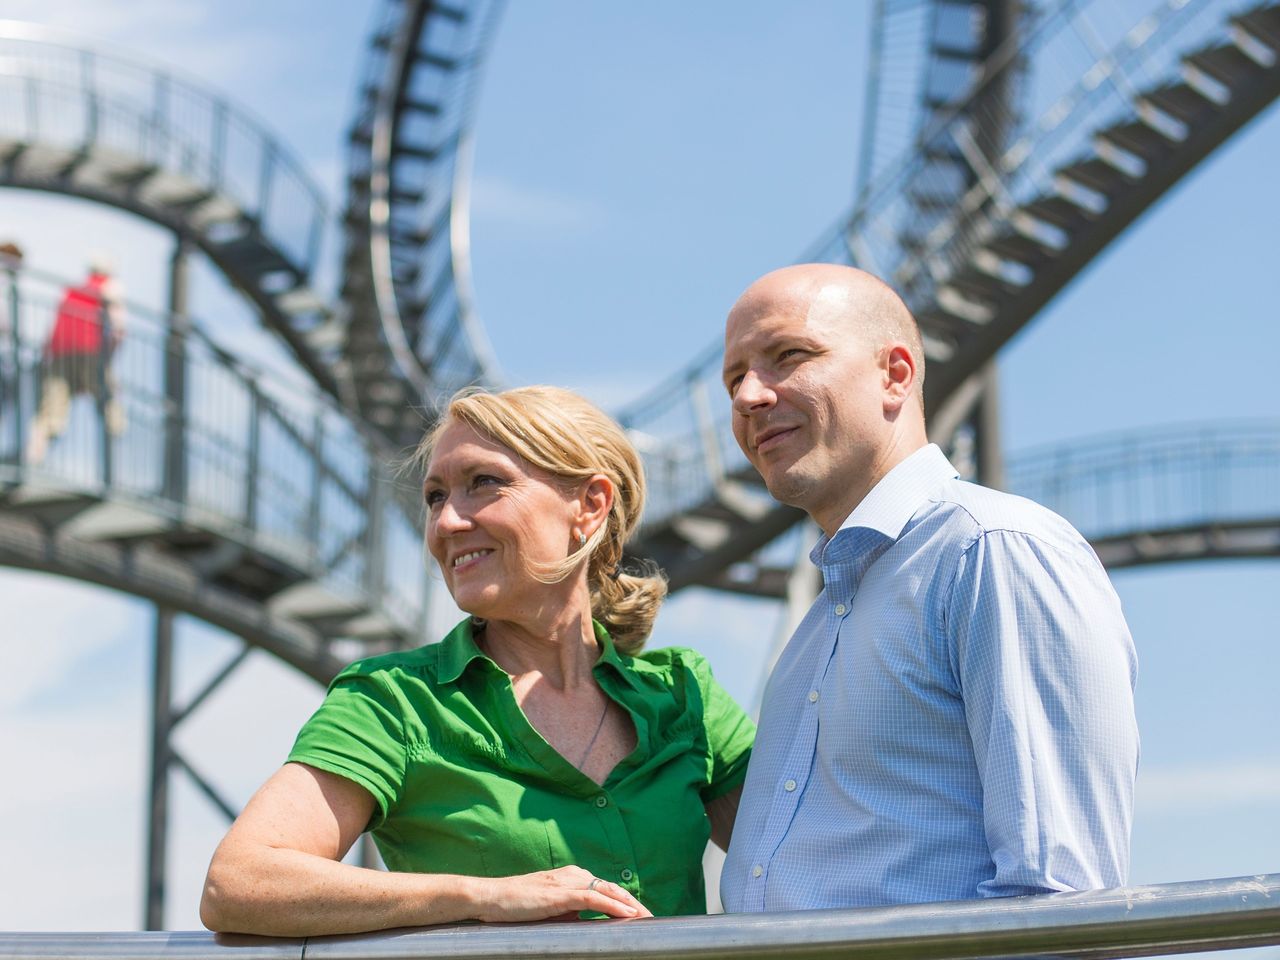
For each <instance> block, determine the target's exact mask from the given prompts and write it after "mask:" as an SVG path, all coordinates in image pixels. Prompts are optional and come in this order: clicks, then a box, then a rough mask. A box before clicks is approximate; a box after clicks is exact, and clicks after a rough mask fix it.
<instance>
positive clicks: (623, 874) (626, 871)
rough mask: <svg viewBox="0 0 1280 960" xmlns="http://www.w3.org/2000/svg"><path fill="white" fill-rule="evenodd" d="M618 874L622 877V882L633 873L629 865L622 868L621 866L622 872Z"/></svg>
mask: <svg viewBox="0 0 1280 960" xmlns="http://www.w3.org/2000/svg"><path fill="white" fill-rule="evenodd" d="M618 876H620V877H621V878H622V880H623V882H624V883H625V882H626V881H628V880H630V879H631V878H632V877H634V876H635V874H634V873H632V872H631V868H630V867H623V868H622V872H621V873H620V874H618Z"/></svg>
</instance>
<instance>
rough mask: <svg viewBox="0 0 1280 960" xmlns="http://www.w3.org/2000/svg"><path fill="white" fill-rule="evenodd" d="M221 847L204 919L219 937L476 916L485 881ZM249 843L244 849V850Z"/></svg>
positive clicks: (212, 872) (314, 933) (203, 908)
mask: <svg viewBox="0 0 1280 960" xmlns="http://www.w3.org/2000/svg"><path fill="white" fill-rule="evenodd" d="M226 846H227V845H226V844H224V845H223V847H221V848H219V850H218V852H217V853H216V854H215V855H214V860H213V863H212V864H211V865H210V867H209V875H208V877H207V879H206V880H205V887H204V895H203V897H202V898H201V900H200V919H201V921H202V922H203V923H204V925H205V926H207V927H208V928H209V929H210V930H215V931H218V932H222V933H256V934H264V935H268V936H277V937H305V936H318V935H322V934H330V933H362V932H366V931H369V930H382V929H387V928H389V927H406V926H422V925H426V924H434V923H450V922H454V921H458V920H469V919H478V917H479V915H480V913H481V911H482V907H483V901H484V896H483V886H484V884H485V883H486V881H485V880H483V879H482V878H476V877H460V876H452V875H448V874H417V873H389V872H385V871H382V870H370V869H366V868H364V867H356V866H351V865H350V864H345V863H340V862H338V861H335V860H329V859H327V858H325V857H319V856H316V855H314V854H310V853H302V852H299V851H297V850H288V849H279V848H273V847H256V848H255V847H248V849H244V848H240V849H237V846H236V845H232V846H231V848H230V849H226ZM246 846H247V845H246Z"/></svg>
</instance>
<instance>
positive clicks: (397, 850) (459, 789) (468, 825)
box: [289, 620, 755, 916]
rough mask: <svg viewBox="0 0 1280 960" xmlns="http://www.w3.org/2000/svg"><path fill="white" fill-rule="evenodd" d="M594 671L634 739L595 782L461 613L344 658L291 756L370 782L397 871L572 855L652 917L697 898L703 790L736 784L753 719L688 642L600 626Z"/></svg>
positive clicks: (526, 862)
mask: <svg viewBox="0 0 1280 960" xmlns="http://www.w3.org/2000/svg"><path fill="white" fill-rule="evenodd" d="M596 637H597V639H598V640H599V642H600V647H601V650H602V652H601V654H600V658H599V659H598V660H597V661H596V665H595V667H594V673H595V677H596V680H597V682H599V684H600V686H601V688H602V689H603V690H604V692H605V694H606V695H608V696H609V697H610V698H611V699H612V700H613V701H615V702H616V703H618V704H619V705H620V706H622V707H623V708H625V709H626V711H627V713H628V714H629V715H630V716H631V720H632V722H633V723H634V724H635V730H636V737H637V745H636V748H635V750H634V751H632V753H631V754H630V755H629V756H627V757H625V758H624V759H623V760H622V761H620V762H619V763H618V765H617V766H616V767H615V768H614V769H613V772H612V773H610V774H609V778H608V780H606V781H605V783H604V785H603V786H599V785H597V784H596V783H595V782H593V781H592V780H591V779H589V778H588V777H586V776H584V775H583V774H582V773H581V772H580V771H579V770H578V769H577V768H576V767H574V766H573V765H572V764H571V763H569V761H568V760H566V759H565V758H564V757H562V756H560V754H559V753H557V752H556V751H555V750H554V749H553V748H552V747H551V746H550V745H549V744H548V743H547V742H546V741H545V740H544V739H543V738H542V736H541V735H540V734H539V733H538V732H537V731H536V730H535V729H534V728H533V727H532V726H531V725H530V724H529V721H528V720H527V719H526V718H525V715H524V713H523V712H522V711H521V710H520V707H519V706H518V705H517V703H516V699H515V694H514V692H513V690H512V688H511V678H510V677H508V676H507V674H506V672H505V671H504V670H502V668H501V667H499V666H498V665H497V664H496V663H494V662H493V661H492V660H490V659H489V658H488V657H486V656H485V655H484V654H483V653H481V652H480V650H479V648H478V647H477V646H476V644H475V641H474V639H473V637H472V633H471V625H470V621H469V620H464V621H463V622H462V623H460V624H458V626H457V627H455V628H454V629H453V630H452V631H451V632H450V633H449V635H448V636H447V637H445V639H444V640H443V641H442V642H441V643H438V644H431V645H428V646H424V647H419V648H418V649H416V650H410V651H406V652H401V653H392V654H387V655H385V656H381V657H373V658H370V659H368V660H361V661H358V662H356V663H353V664H352V665H351V666H349V667H347V668H346V669H345V670H344V671H343V672H342V673H340V674H339V675H338V676H337V677H336V678H335V679H334V681H333V683H332V684H331V685H330V687H329V693H328V695H327V696H326V697H325V700H324V703H323V704H321V706H320V709H319V710H317V711H316V713H315V715H314V716H313V717H312V718H311V719H310V720H309V721H307V723H306V725H305V726H304V727H303V728H302V731H301V732H300V733H299V734H298V740H297V742H296V743H295V744H294V748H293V751H292V752H291V753H290V754H289V760H290V761H292V762H297V763H305V764H308V765H309V766H312V767H317V768H319V769H321V770H327V771H329V772H330V773H335V774H338V775H339V776H342V777H345V778H347V779H348V780H351V781H353V782H355V783H358V784H359V785H360V786H362V787H364V788H365V789H366V790H368V791H369V793H370V794H372V795H373V798H374V801H375V802H376V804H377V808H376V810H375V812H374V815H373V818H372V820H371V821H370V823H369V829H371V830H372V831H373V836H374V840H375V841H376V842H377V845H378V849H379V851H381V853H382V858H383V860H384V861H385V862H386V864H387V866H388V867H389V868H390V869H392V870H397V871H414V872H422V873H427V872H430V873H457V874H466V875H471V876H484V877H501V876H511V875H516V874H522V873H532V872H534V871H537V870H548V869H552V868H555V867H562V866H566V865H568V864H576V865H578V866H580V867H583V868H584V869H586V870H589V871H591V872H592V873H594V874H595V875H596V876H598V877H603V878H604V879H607V880H612V881H614V882H615V883H618V884H620V885H621V886H623V887H626V888H627V889H628V890H629V891H631V893H632V894H634V895H635V897H636V898H637V899H638V900H639V901H640V902H641V903H643V904H644V905H645V906H647V907H648V908H649V909H650V910H652V911H653V913H654V914H655V915H657V916H664V915H667V916H669V915H676V914H690V913H705V912H706V895H705V889H704V881H703V876H702V852H703V849H704V848H705V847H706V843H707V838H708V836H709V834H710V823H709V821H708V819H707V816H706V811H705V810H704V806H705V804H707V803H708V802H710V801H712V800H714V799H716V798H717V797H719V796H721V795H723V794H725V793H728V792H729V791H730V790H732V789H734V788H735V787H738V786H740V785H741V784H742V781H743V778H744V777H745V776H746V769H747V760H748V758H749V756H750V753H751V741H752V739H753V738H754V736H755V726H754V724H752V722H751V720H750V718H748V717H747V715H746V714H745V713H744V712H743V711H742V709H741V708H740V707H739V706H738V705H737V704H736V703H734V701H733V699H732V698H731V697H730V696H729V695H728V694H727V693H726V692H725V691H724V689H723V688H722V687H721V686H720V685H719V684H718V683H716V681H715V680H714V679H713V678H712V676H711V669H710V667H709V666H708V665H707V662H706V660H705V659H704V658H703V657H702V655H701V654H699V653H697V652H695V651H693V650H688V649H683V648H677V647H673V648H668V649H661V650H649V651H645V652H643V653H640V654H637V655H636V656H634V657H632V656H626V655H623V654H620V653H618V652H617V650H616V649H615V648H614V645H613V641H612V640H611V639H610V637H609V635H608V633H606V632H605V630H604V628H603V627H601V626H600V625H599V624H597V625H596Z"/></svg>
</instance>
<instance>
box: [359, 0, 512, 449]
mask: <svg viewBox="0 0 1280 960" xmlns="http://www.w3.org/2000/svg"><path fill="white" fill-rule="evenodd" d="M501 7H502V4H501V2H500V0H471V2H468V3H455V4H440V3H431V2H427V0H388V2H386V3H385V4H384V6H383V7H382V11H381V16H380V18H379V24H378V27H377V29H376V30H375V33H374V37H373V41H372V43H371V47H370V53H369V56H368V59H367V61H366V64H365V68H364V72H363V77H364V80H363V82H362V87H361V94H360V106H359V108H358V111H357V115H356V118H355V121H354V122H353V124H352V127H351V132H350V135H349V143H350V148H349V151H348V174H349V176H348V185H349V194H348V202H347V212H346V217H345V227H346V253H345V257H344V265H343V266H344V280H343V291H342V292H343V297H344V300H345V301H346V302H347V304H348V305H349V309H350V326H349V330H348V337H347V342H346V346H345V355H344V356H345V361H346V364H347V366H348V367H349V369H350V370H351V371H352V375H353V379H354V383H355V390H356V405H357V408H358V410H359V411H360V414H361V416H363V417H364V418H365V419H366V420H367V421H368V422H370V423H372V424H374V425H375V426H377V427H378V428H379V429H380V430H382V431H384V432H385V433H386V434H387V435H388V436H389V437H390V438H391V439H392V441H393V442H394V443H396V444H398V445H402V446H403V445H408V444H411V443H413V442H415V441H416V440H417V439H418V437H419V436H420V435H421V433H422V430H423V426H424V423H425V422H428V421H429V420H430V418H431V416H432V411H433V410H435V409H436V407H437V406H438V404H439V402H440V400H441V398H442V397H445V396H448V395H449V394H451V393H453V392H454V391H455V390H457V389H459V388H460V387H463V386H467V385H470V384H475V383H489V382H493V381H494V380H495V379H496V370H497V366H496V363H495V361H494V359H493V355H492V350H491V348H490V346H489V343H488V339H487V337H486V336H485V333H484V330H483V328H482V327H481V326H480V323H479V320H478V319H477V316H476V312H475V307H474V294H473V292H472V290H471V276H470V236H469V230H470V226H469V217H470V210H469V197H470V176H471V148H470V142H471V141H470V124H471V118H472V112H473V106H474V102H475V96H476V90H477V86H478V81H479V76H480V69H479V68H480V64H481V61H482V58H483V55H484V52H485V51H486V49H487V47H488V44H489V42H490V39H491V37H492V33H493V29H494V26H495V24H496V22H497V18H498V14H499V13H500V11H501Z"/></svg>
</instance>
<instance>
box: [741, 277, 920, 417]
mask: <svg viewBox="0 0 1280 960" xmlns="http://www.w3.org/2000/svg"><path fill="white" fill-rule="evenodd" d="M779 305H782V306H786V307H789V308H790V309H791V310H792V311H794V312H796V313H804V314H807V315H808V316H809V317H810V318H811V319H815V320H822V321H824V322H829V323H832V324H834V325H836V326H838V327H839V328H840V329H841V330H847V331H848V333H849V334H851V335H854V336H857V337H859V338H861V339H862V340H863V341H864V342H866V343H867V345H868V346H870V347H872V348H873V349H879V348H880V347H883V346H884V345H885V344H887V343H890V342H894V341H897V342H901V343H904V344H906V346H907V347H908V348H909V349H910V350H911V355H912V358H913V359H914V360H915V362H916V382H915V388H916V397H917V400H918V401H919V403H920V408H921V410H923V409H924V366H925V364H924V343H923V342H922V341H921V339H920V327H919V326H918V325H917V324H916V320H915V317H913V316H912V315H911V311H910V310H908V309H907V305H906V304H905V303H903V302H902V298H901V297H899V296H898V294H897V293H896V292H895V291H894V289H893V288H892V287H890V286H889V285H888V284H887V283H885V282H884V281H883V280H881V279H880V278H879V277H875V276H872V275H871V274H869V273H867V272H866V271H865V270H859V269H857V268H856V267H846V266H842V265H840V264H836V263H800V264H796V265H795V266H790V267H782V268H781V269H779V270H774V271H772V272H771V273H766V274H765V275H764V276H763V277H761V278H760V279H759V280H757V281H756V282H755V283H753V284H751V286H749V287H747V289H746V290H745V291H743V293H742V296H740V297H739V298H738V301H737V302H736V303H735V304H734V305H733V309H731V310H730V311H729V317H730V320H731V321H732V319H733V318H734V317H735V316H740V315H743V314H747V315H750V314H753V313H758V312H760V311H765V310H771V309H774V308H775V307H776V306H779Z"/></svg>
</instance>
